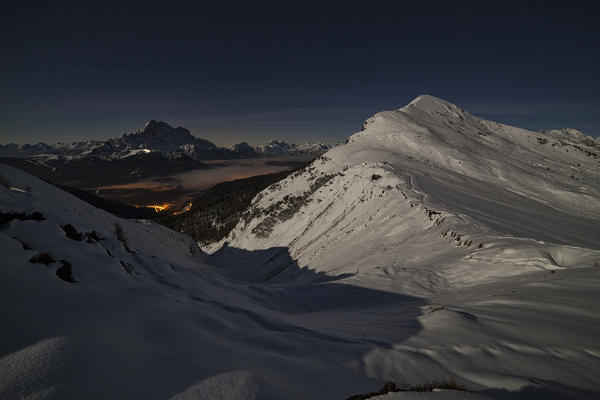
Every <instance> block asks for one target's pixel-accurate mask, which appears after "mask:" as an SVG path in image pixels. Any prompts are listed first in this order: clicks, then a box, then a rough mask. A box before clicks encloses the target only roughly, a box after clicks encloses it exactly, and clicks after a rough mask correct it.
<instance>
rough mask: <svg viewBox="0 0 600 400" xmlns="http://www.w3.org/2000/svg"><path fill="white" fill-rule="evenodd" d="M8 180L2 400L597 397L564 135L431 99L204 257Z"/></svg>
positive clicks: (291, 181) (343, 151)
mask: <svg viewBox="0 0 600 400" xmlns="http://www.w3.org/2000/svg"><path fill="white" fill-rule="evenodd" d="M540 139H543V140H540ZM555 143H556V144H555ZM0 175H1V176H2V177H3V178H4V185H0V211H2V212H3V214H2V218H3V220H1V221H0V248H1V251H2V254H3V256H4V260H5V261H3V264H2V268H1V269H0V273H1V274H2V275H1V276H0V285H2V288H1V289H2V293H4V295H5V298H6V299H8V301H4V302H2V303H0V304H1V305H0V307H1V308H0V312H1V315H2V317H3V319H4V320H5V321H9V324H8V325H9V326H10V327H14V329H7V330H3V332H2V336H1V337H2V340H1V341H0V372H1V373H2V376H4V377H5V379H3V380H2V381H0V397H2V398H23V397H27V396H29V397H37V398H115V397H123V398H144V399H147V398H157V399H158V398H176V399H184V398H222V399H234V398H260V399H280V398H290V399H306V398H315V399H336V398H339V399H344V398H348V397H349V396H351V395H353V394H357V393H367V392H372V391H376V390H378V389H379V388H381V387H382V386H383V383H385V382H386V381H393V382H395V383H396V384H398V385H402V384H407V385H413V386H414V385H421V384H427V383H431V382H432V381H448V380H453V381H455V382H457V383H458V384H459V385H462V386H464V387H466V388H467V389H468V390H470V391H472V392H473V393H468V392H455V391H452V392H442V393H440V392H431V393H421V394H418V395H419V397H418V398H433V397H438V398H464V399H467V398H469V399H471V398H496V399H498V398H506V399H509V398H536V397H537V398H576V399H577V398H581V399H588V398H589V399H592V398H596V397H597V395H598V393H600V386H599V384H598V380H597V376H598V375H599V374H600V347H599V346H598V342H597V337H600V308H599V306H598V304H600V303H599V301H598V300H600V298H599V295H598V293H599V292H598V288H599V287H600V246H599V245H598V241H597V238H598V237H600V207H599V201H600V200H599V199H600V184H599V182H600V179H598V178H600V176H599V175H600V161H599V159H598V152H597V151H596V149H595V147H593V146H591V145H587V144H585V143H581V142H577V141H575V140H570V139H568V138H566V137H565V136H564V135H563V134H562V133H560V132H558V133H544V134H542V133H536V132H531V131H526V130H523V129H519V128H514V127H510V126H506V125H502V124H498V123H494V122H490V121H485V120H482V119H480V118H477V117H475V116H472V115H470V114H469V113H467V112H465V111H463V110H461V109H460V108H459V107H456V106H454V105H452V104H450V103H447V102H445V101H443V100H440V99H436V98H433V97H430V96H421V97H419V98H417V99H415V100H414V101H413V102H412V103H411V104H409V105H408V106H406V107H404V108H402V109H399V110H395V111H389V112H382V113H378V114H376V115H375V116H373V117H372V118H370V119H369V120H367V122H366V124H365V127H364V130H363V131H361V132H358V133H356V134H354V135H352V136H351V137H350V138H349V140H348V143H347V144H345V145H342V146H339V147H337V148H334V149H332V150H330V151H328V152H327V153H326V154H324V155H323V156H321V157H320V158H318V159H317V160H316V161H314V162H313V163H311V164H310V165H309V166H307V167H306V168H304V169H303V170H300V171H297V172H296V173H294V174H292V175H291V176H289V177H288V178H286V179H284V180H283V181H280V182H278V183H276V184H274V185H272V186H271V187H269V188H268V189H266V190H264V191H263V192H261V193H259V195H257V196H256V197H255V198H254V200H253V203H252V207H251V208H250V209H249V210H248V211H247V212H246V214H245V215H244V216H243V218H242V220H241V221H240V222H239V223H238V225H237V227H236V228H235V229H234V230H233V231H232V233H231V234H230V236H229V237H228V238H227V239H226V240H224V241H223V242H222V243H219V244H216V245H213V246H211V247H210V248H208V249H207V250H208V251H209V252H210V253H211V254H210V255H207V254H202V253H200V252H197V250H196V249H195V247H194V246H193V243H190V241H189V239H187V238H185V237H183V236H181V235H179V234H177V233H175V232H172V231H169V230H167V229H165V228H162V227H159V226H157V225H155V224H153V223H148V222H143V221H124V220H120V219H118V218H115V217H112V216H110V215H108V214H106V213H104V212H102V211H99V210H95V209H93V207H90V206H89V205H86V204H85V203H82V202H80V201H79V200H77V199H76V198H74V197H72V196H70V195H68V194H66V193H64V192H61V191H60V190H58V189H56V188H53V187H51V186H50V185H48V184H46V183H44V182H42V181H39V180H37V179H35V178H33V177H31V176H29V175H27V174H25V173H23V172H21V171H19V170H16V169H14V168H10V167H7V166H3V165H0ZM36 212H37V213H41V214H42V215H43V217H44V219H40V218H38V217H39V215H37V214H35V213H36ZM67 225H72V227H73V229H74V230H75V234H73V232H72V231H71V234H70V236H71V237H77V233H80V234H81V238H82V240H81V241H78V240H73V239H72V238H70V237H69V236H67V234H68V231H70V229H68V228H66V226H67ZM117 225H119V226H120V227H121V228H120V230H121V233H120V234H119V230H118V229H117V228H116V226H117ZM94 237H95V238H94ZM86 238H88V239H89V240H90V242H89V243H88V241H87V239H86ZM43 253H49V254H50V255H51V256H52V257H53V260H54V261H52V262H49V264H48V265H44V264H42V263H40V262H38V261H41V260H43V259H44V258H43V257H40V256H41V255H42V254H43ZM32 260H34V261H32ZM35 260H37V261H35ZM63 261H67V262H68V263H69V265H71V268H70V269H69V270H70V272H71V273H72V278H73V279H74V280H75V281H76V282H75V283H70V282H68V281H65V280H64V279H63V278H61V277H60V275H62V276H63V277H64V274H65V268H66V267H65V264H64V263H63ZM61 268H64V269H62V272H61V273H60V274H58V273H57V272H58V270H59V269H61ZM49 316H51V318H49ZM412 395H413V394H412V393H404V392H399V393H395V394H392V395H388V397H384V398H399V399H402V398H415V397H412ZM415 395H416V394H415ZM235 396H237V397H235Z"/></svg>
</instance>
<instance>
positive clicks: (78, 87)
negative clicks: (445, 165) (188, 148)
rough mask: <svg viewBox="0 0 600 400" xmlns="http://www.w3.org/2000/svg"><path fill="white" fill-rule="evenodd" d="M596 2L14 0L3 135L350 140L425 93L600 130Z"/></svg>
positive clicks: (2, 80) (503, 115)
mask: <svg viewBox="0 0 600 400" xmlns="http://www.w3.org/2000/svg"><path fill="white" fill-rule="evenodd" d="M492 3H493V4H492ZM597 3H598V2H594V1H571V2H566V1H560V2H554V1H519V2H510V1H495V2H488V1H458V0H456V1H444V2H436V1H418V0H412V1H408V2H404V1H398V0H396V1H393V2H379V1H361V2H344V1H321V2H286V1H278V2H247V1H244V2H233V1H219V2H214V4H213V5H207V4H205V2H202V1H196V2H176V1H170V2H169V1H161V2H158V3H154V2H150V1H148V2H138V3H137V4H135V3H129V2H127V1H121V2H115V3H111V2H107V1H102V2H97V3H96V4H94V2H92V1H89V2H88V1H77V2H61V1H56V2H40V3H39V4H36V3H35V2H27V1H23V2H16V1H15V2H13V4H11V5H8V6H7V5H4V6H3V8H2V10H1V12H0V33H1V35H0V43H1V45H2V47H1V48H2V60H1V61H2V62H1V63H0V91H1V92H0V93H1V94H0V143H6V142H18V143H23V142H37V141H46V142H56V141H75V140H87V139H90V138H98V139H102V138H107V137H113V136H117V135H120V134H121V133H124V132H128V131H131V130H133V129H134V128H136V127H138V126H140V125H142V124H143V123H144V122H146V121H147V120H150V119H158V120H164V121H166V122H168V123H170V124H173V125H180V126H184V127H187V128H189V129H190V130H191V131H192V133H193V134H195V135H196V136H199V137H203V138H208V139H210V140H212V141H214V142H216V143H217V144H231V143H234V142H239V141H243V140H245V141H248V142H250V143H253V144H259V143H262V142H264V141H266V140H267V139H270V138H281V139H290V140H294V141H296V142H305V141H314V140H335V139H343V138H345V137H347V136H348V135H350V134H352V133H353V132H355V131H357V130H359V129H360V127H361V124H362V122H363V120H364V119H366V118H367V117H369V116H370V115H372V114H374V113H375V112H377V111H381V110H388V109H394V108H399V107H402V106H404V105H406V104H407V103H408V102H409V101H410V100H412V99H413V98H414V97H416V96H418V95H419V94H423V93H427V94H431V95H434V96H438V97H442V98H444V99H446V100H449V101H451V102H454V103H456V104H458V105H461V106H462V107H464V108H465V109H467V110H468V111H471V112H472V113H474V114H476V115H480V116H482V117H485V118H488V119H493V120H497V121H501V122H506V123H510V124H513V125H518V126H521V127H525V128H530V129H540V128H546V127H549V128H560V127H572V128H576V129H580V130H582V131H584V132H586V133H588V134H591V135H593V136H598V135H600V76H599V75H600V74H599V72H600V64H599V62H600V21H599V19H600V6H598V5H597Z"/></svg>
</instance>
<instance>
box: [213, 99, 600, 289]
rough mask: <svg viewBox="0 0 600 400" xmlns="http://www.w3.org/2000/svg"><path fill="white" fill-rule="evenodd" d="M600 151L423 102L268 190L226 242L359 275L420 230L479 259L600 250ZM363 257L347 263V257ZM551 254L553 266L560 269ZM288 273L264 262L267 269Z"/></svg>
mask: <svg viewBox="0 0 600 400" xmlns="http://www.w3.org/2000/svg"><path fill="white" fill-rule="evenodd" d="M596 151H597V150H595V148H593V147H591V146H587V145H583V144H581V143H578V142H573V141H570V140H568V139H566V137H564V136H563V135H561V134H560V133H546V134H544V135H541V134H538V133H535V132H530V131H526V130H523V129H519V128H514V127H509V126H506V125H502V124H498V123H494V122H490V121H485V120H482V119H480V118H477V117H475V116H472V115H470V114H469V113H467V112H465V111H463V110H461V109H460V108H458V107H456V106H454V105H452V104H450V103H447V102H445V101H443V100H440V99H436V98H433V97H431V96H421V97H419V98H417V99H415V100H414V101H413V102H411V103H410V104H409V105H408V106H406V107H404V108H402V109H400V110H396V111H391V112H382V113H378V114H376V115H375V116H373V117H372V118H370V119H369V120H367V121H366V122H365V127H364V129H363V131H361V132H359V133H356V134H354V135H352V136H350V138H349V140H348V143H347V144H346V145H344V146H341V147H338V148H336V149H333V150H331V151H329V152H328V153H326V154H325V155H324V156H322V157H321V158H320V159H319V160H317V161H316V162H314V163H313V164H312V165H311V166H309V167H308V168H307V169H306V170H305V171H304V172H298V173H296V174H294V175H292V176H290V177H288V178H287V179H286V180H284V181H282V182H280V183H278V184H276V185H275V187H272V188H270V189H267V191H265V192H263V193H261V194H259V196H258V197H257V198H256V199H255V200H254V202H253V207H252V209H251V210H250V211H249V212H248V214H247V218H246V219H245V220H243V221H241V222H240V223H239V225H238V227H237V228H236V229H235V230H234V231H233V232H232V233H231V235H230V237H228V238H226V239H225V241H226V242H228V246H231V247H238V248H244V249H258V248H272V247H285V248H289V249H290V253H291V254H292V256H293V258H294V259H297V260H300V261H301V262H300V263H301V264H302V265H307V266H309V267H314V268H316V269H317V270H318V271H324V272H327V273H331V272H332V271H336V273H354V272H355V271H356V268H357V267H356V266H355V264H361V265H364V263H365V260H362V261H358V260H359V259H360V258H362V257H366V258H369V257H370V255H372V256H373V257H376V258H377V257H379V258H381V257H384V255H385V254H389V256H390V257H392V258H394V257H397V254H398V253H402V254H405V255H406V254H407V252H406V251H404V250H403V249H402V247H403V246H404V245H406V244H407V243H404V241H405V240H407V241H408V243H410V241H411V240H414V237H415V235H416V234H417V233H418V235H424V236H426V237H423V238H421V239H420V240H419V241H420V242H423V243H424V242H426V243H429V244H430V246H433V247H436V248H437V247H439V246H441V247H440V249H438V250H441V249H444V251H446V252H449V254H456V255H460V257H463V256H464V257H467V258H469V259H472V258H479V257H482V256H483V255H484V254H485V257H492V258H495V257H503V256H502V254H504V251H505V250H506V248H507V247H510V246H517V247H519V248H520V247H522V246H526V247H527V246H529V245H528V244H527V243H531V246H530V247H532V248H535V247H536V244H535V243H536V241H544V242H548V243H552V246H554V247H552V248H553V249H555V250H552V251H551V252H558V253H560V252H567V253H570V252H571V251H572V250H568V249H567V248H566V247H564V246H580V247H582V248H593V249H598V248H599V246H598V242H597V239H596V238H597V237H600V187H599V186H598V184H597V183H598V182H600V158H599V156H598V153H596ZM315 184H317V186H318V187H315ZM311 187H312V189H307V188H311ZM415 230H417V231H415ZM455 239H456V240H455ZM444 243H445V245H443V244H444ZM480 243H482V247H481V248H479V244H480ZM220 245H221V244H218V245H216V246H213V247H211V248H210V249H208V250H209V251H215V250H216V249H218V248H219V246H220ZM338 246H339V247H338ZM557 246H558V247H557ZM560 246H563V247H560ZM559 248H562V249H563V250H559ZM500 249H502V252H500ZM414 250H415V251H417V252H419V253H421V252H422V251H421V249H420V248H418V247H417V248H415V249H414ZM531 251H533V252H534V253H536V251H534V250H531ZM348 252H349V253H348ZM354 253H357V254H356V256H354V257H349V258H351V259H353V260H354V261H353V262H352V263H342V264H344V267H341V266H340V263H339V262H338V261H337V260H338V259H339V254H354ZM553 257H554V256H550V255H548V257H547V263H546V264H545V265H546V266H547V267H548V268H551V267H552V266H556V267H560V262H557V261H556V259H554V258H553ZM556 257H557V258H559V259H560V258H561V257H560V256H558V255H556ZM534 258H536V260H537V261H535V262H534V261H533V258H532V261H531V267H532V268H538V267H539V265H538V264H539V262H541V259H538V258H537V257H534ZM313 260H318V261H313ZM390 262H391V261H390ZM374 264H375V265H380V264H381V262H380V261H378V262H376V263H374ZM534 266H535V267H534ZM279 267H280V266H278V265H276V263H273V261H271V266H270V267H264V266H263V268H266V269H267V270H269V272H268V273H267V274H269V273H271V272H272V271H271V269H272V268H275V269H277V268H279ZM489 267H490V269H491V270H493V271H495V272H494V274H495V275H498V274H502V273H508V271H505V272H502V273H500V272H499V271H496V268H495V267H494V265H493V264H490V265H489ZM363 269H364V267H363ZM526 270H528V267H527V266H520V267H518V268H517V270H515V271H513V272H514V273H519V271H521V272H523V271H526ZM282 279H283V278H282Z"/></svg>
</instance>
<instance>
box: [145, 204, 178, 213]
mask: <svg viewBox="0 0 600 400" xmlns="http://www.w3.org/2000/svg"><path fill="white" fill-rule="evenodd" d="M172 206H173V204H171V203H164V204H148V205H145V206H137V207H138V208H142V207H143V208H153V209H154V211H156V212H157V213H159V212H161V211H165V210H168V209H169V208H171V207H172Z"/></svg>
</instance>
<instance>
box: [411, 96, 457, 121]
mask: <svg viewBox="0 0 600 400" xmlns="http://www.w3.org/2000/svg"><path fill="white" fill-rule="evenodd" d="M401 110H404V111H410V110H419V111H421V112H426V113H430V114H436V113H437V114H439V113H441V114H446V115H448V116H453V117H458V116H462V115H464V114H465V113H466V111H465V110H463V109H462V108H460V107H458V106H457V105H455V104H452V103H450V102H449V101H446V100H443V99H440V98H438V97H434V96H431V95H428V94H422V95H420V96H418V97H416V98H415V99H414V100H413V101H411V102H410V103H408V105H406V106H405V107H403V108H401Z"/></svg>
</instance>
